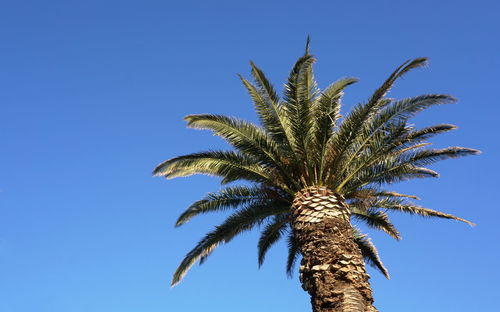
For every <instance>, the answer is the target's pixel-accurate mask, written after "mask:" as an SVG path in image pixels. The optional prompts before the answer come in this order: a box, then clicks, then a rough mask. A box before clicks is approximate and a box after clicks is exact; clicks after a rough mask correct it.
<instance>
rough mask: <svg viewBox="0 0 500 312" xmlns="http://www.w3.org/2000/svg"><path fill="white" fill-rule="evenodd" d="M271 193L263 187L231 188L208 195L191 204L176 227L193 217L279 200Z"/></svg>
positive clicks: (180, 217) (178, 220)
mask: <svg viewBox="0 0 500 312" xmlns="http://www.w3.org/2000/svg"><path fill="white" fill-rule="evenodd" d="M269 193H270V192H269V191H267V190H266V189H265V188H263V187H261V186H253V187H249V186H243V185H241V186H231V187H226V188H223V189H221V190H220V191H218V192H216V193H208V194H207V196H206V197H205V198H203V199H202V200H198V201H196V202H194V203H193V204H191V205H190V206H189V207H188V208H187V209H186V210H185V211H184V212H183V213H182V214H181V215H180V216H179V218H178V219H177V222H176V223H175V226H181V225H183V224H184V223H186V222H188V221H189V220H190V219H191V218H192V217H194V216H197V215H199V214H204V213H208V212H215V211H224V210H227V209H231V208H238V207H240V206H242V205H245V204H249V203H251V202H254V201H258V200H260V201H266V200H279V199H278V198H273V197H271V196H269V195H270V194H269Z"/></svg>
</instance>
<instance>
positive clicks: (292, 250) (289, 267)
mask: <svg viewBox="0 0 500 312" xmlns="http://www.w3.org/2000/svg"><path fill="white" fill-rule="evenodd" d="M286 243H287V245H288V257H287V259H286V274H287V275H288V277H292V276H293V268H294V267H295V263H296V262H297V259H298V258H299V257H300V250H299V243H298V242H297V238H296V237H295V235H294V234H293V232H292V231H289V233H288V237H287V240H286Z"/></svg>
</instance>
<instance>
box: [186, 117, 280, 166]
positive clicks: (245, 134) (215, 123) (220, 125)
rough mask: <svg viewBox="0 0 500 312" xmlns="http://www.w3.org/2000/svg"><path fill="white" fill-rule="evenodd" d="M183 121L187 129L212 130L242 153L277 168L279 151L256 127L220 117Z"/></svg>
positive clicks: (189, 118)
mask: <svg viewBox="0 0 500 312" xmlns="http://www.w3.org/2000/svg"><path fill="white" fill-rule="evenodd" d="M184 119H185V120H186V121H187V123H188V126H189V127H191V128H195V129H208V130H212V131H213V132H214V134H215V135H217V136H220V137H221V138H223V139H225V140H226V141H227V142H228V143H229V144H231V145H232V146H234V147H235V148H236V149H237V150H239V151H241V152H242V153H245V154H248V155H252V156H253V157H255V158H256V159H258V160H259V161H260V162H263V163H265V164H266V165H269V166H275V167H279V164H280V162H279V160H280V156H281V151H280V149H279V148H278V146H277V145H276V143H275V142H274V141H273V140H272V138H271V137H270V136H269V135H268V134H267V133H266V132H265V131H264V130H263V129H262V128H260V127H258V126H257V125H254V124H252V123H250V122H247V121H243V120H239V119H237V118H232V117H226V116H222V115H209V114H200V115H189V116H186V117H185V118H184Z"/></svg>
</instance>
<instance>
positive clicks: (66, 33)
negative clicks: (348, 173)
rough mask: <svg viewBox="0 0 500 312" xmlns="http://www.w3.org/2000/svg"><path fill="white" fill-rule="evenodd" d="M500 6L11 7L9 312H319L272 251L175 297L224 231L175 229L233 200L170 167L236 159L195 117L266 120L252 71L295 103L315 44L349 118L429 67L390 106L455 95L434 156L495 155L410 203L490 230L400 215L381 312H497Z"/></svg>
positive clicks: (458, 169) (3, 93)
mask: <svg viewBox="0 0 500 312" xmlns="http://www.w3.org/2000/svg"><path fill="white" fill-rule="evenodd" d="M499 11H500V5H499V4H498V1H493V0H492V1H427V0H426V1H336V0H331V1H261V0H254V1H246V2H241V1H102V0H101V1H95V0H91V1H24V0H17V1H7V0H4V1H1V2H0V108H1V113H0V146H1V148H0V151H1V153H0V159H1V161H0V311H2V312H32V311H36V312H88V311H91V312H94V311H96V312H101V311H103V312H104V311H106V312H113V311H117V312H138V311H140V312H150V311H151V312H159V311H200V310H204V311H238V312H246V311H252V312H253V311H288V312H299V311H300V312H302V311H309V310H310V306H309V299H308V296H307V295H306V294H305V293H304V292H303V291H302V290H301V288H300V286H299V283H298V280H297V278H296V277H295V278H293V279H287V278H286V276H285V274H284V267H285V253H284V251H285V250H284V245H283V244H282V245H279V246H277V247H276V248H275V249H273V250H272V251H271V252H270V253H269V255H268V257H267V261H266V263H265V265H264V267H263V268H262V269H260V270H258V269H257V259H256V254H257V251H256V239H257V236H256V234H257V233H253V234H248V235H244V236H242V237H240V238H238V239H235V240H234V241H233V242H232V243H231V244H229V245H226V246H222V247H221V248H219V249H218V250H217V251H216V252H215V253H214V254H213V256H212V257H211V258H210V259H209V261H208V262H207V263H206V264H204V265H203V266H202V267H198V266H195V267H194V268H193V269H192V270H191V271H190V272H189V274H188V275H187V277H186V278H185V280H184V281H183V282H182V283H181V284H180V285H179V286H177V287H175V288H173V289H170V287H169V281H170V277H171V274H172V273H173V271H174V269H175V267H176V266H177V264H178V262H179V261H180V260H181V259H182V257H183V255H184V254H185V253H186V252H187V251H188V250H189V249H190V248H191V247H192V246H193V244H194V243H195V242H196V241H197V240H198V239H199V238H200V237H201V235H202V234H203V233H204V232H206V231H207V230H209V229H211V228H212V227H213V225H215V224H216V222H218V221H220V220H221V219H222V217H223V216H222V215H214V216H207V217H202V218H199V219H198V220H193V221H192V222H190V223H189V224H187V225H186V226H184V227H182V228H180V229H174V227H173V224H174V221H175V219H176V217H177V215H178V214H179V213H180V212H181V211H182V210H183V209H184V208H186V206H187V205H188V204H190V203H191V202H193V201H195V200H197V199H199V198H201V197H202V196H204V195H205V194H206V192H208V191H213V190H216V189H217V188H218V181H217V180H216V179H214V178H209V177H194V178H189V179H179V180H173V181H166V180H164V179H160V178H152V177H151V170H152V169H153V167H154V166H155V165H157V164H158V163H159V162H161V161H162V160H165V159H167V158H170V157H173V156H176V155H180V154H184V153H189V152H195V151H200V150H204V149H208V148H217V147H225V145H224V144H223V142H222V141H220V140H218V139H217V138H215V137H213V136H211V134H209V133H205V132H201V131H195V130H189V129H186V127H185V124H184V122H183V120H182V117H183V116H184V115H187V114H191V113H209V112H211V113H224V114H228V115H237V116H240V117H243V118H246V119H249V120H255V117H254V114H253V108H252V106H251V103H250V100H249V99H248V97H247V96H246V94H245V91H244V89H243V87H242V86H241V85H240V82H239V80H238V78H237V76H236V74H238V73H240V74H243V75H245V76H247V77H248V76H249V65H248V61H249V60H253V61H255V62H256V63H257V64H258V65H259V66H260V67H261V68H263V69H264V71H265V72H266V73H267V74H268V76H269V77H270V78H271V79H272V81H273V82H274V83H275V85H276V86H278V87H279V88H281V86H282V83H283V82H284V80H285V78H286V76H287V74H288V72H289V70H290V67H291V66H292V64H293V62H294V61H295V59H296V58H297V57H298V56H300V55H301V53H302V52H303V47H304V42H305V38H306V35H307V34H310V35H311V37H312V52H313V53H314V54H315V55H316V56H317V58H318V63H317V65H316V73H317V79H318V80H319V84H320V86H321V87H324V86H326V85H327V84H329V83H330V82H332V81H333V80H335V79H337V78H339V77H342V76H356V77H359V78H360V79H361V80H360V82H359V83H358V84H357V85H355V86H353V87H351V88H349V90H348V91H349V92H348V94H347V95H346V98H345V102H346V108H348V107H349V106H351V105H353V104H355V103H357V102H360V101H363V100H364V99H366V98H367V97H368V95H369V94H370V92H372V91H373V90H374V89H375V88H376V87H377V86H378V84H379V83H381V82H382V81H383V79H384V78H385V77H386V76H387V75H388V74H389V73H390V72H391V70H393V69H394V68H395V67H396V66H397V65H399V64H400V63H402V62H403V61H404V60H406V59H408V58H412V57H418V56H428V57H430V60H431V63H430V64H431V65H430V67H429V68H426V69H423V70H417V71H415V72H413V73H412V74H410V75H408V76H407V77H405V79H403V80H401V81H400V82H399V84H398V86H397V87H396V88H395V89H394V90H393V91H392V93H391V96H393V97H404V96H412V95H417V94H421V93H430V92H440V93H449V94H452V95H454V96H456V97H457V98H459V100H460V101H459V103H458V104H456V105H450V106H443V107H437V108H433V109H431V110H429V111H427V112H425V113H424V114H422V115H421V116H420V117H419V118H417V119H415V120H414V122H415V123H416V124H417V125H418V126H427V125H430V124H433V123H441V122H447V123H453V124H457V125H459V126H460V128H459V130H458V131H455V132H454V133H450V134H446V135H442V137H440V138H439V139H437V140H435V141H434V143H435V146H436V147H444V146H447V145H463V146H467V147H472V148H478V149H481V150H482V151H483V154H482V155H481V156H478V157H469V158H463V159H458V160H450V161H447V162H443V163H441V164H438V165H436V166H434V167H433V169H436V170H438V171H439V172H440V173H441V175H442V176H441V178H439V179H435V180H420V181H416V182H412V183H407V184H401V185H396V186H394V187H393V189H394V190H397V191H405V192H413V193H414V194H416V195H418V196H420V197H421V198H422V200H421V204H422V205H425V206H427V207H429V208H433V209H439V210H442V211H445V212H450V213H454V214H457V215H459V216H461V217H464V218H467V219H470V220H472V221H474V222H476V223H477V224H478V225H477V227H475V228H470V227H468V226H467V225H464V224H461V223H457V222H450V221H443V220H426V219H422V218H418V217H410V216H397V215H396V216H394V221H395V223H396V224H397V225H398V226H399V228H400V230H401V232H402V235H403V240H402V241H401V242H395V241H393V240H392V239H391V238H389V237H386V236H385V235H382V234H378V233H375V234H373V236H372V237H373V240H374V242H375V243H376V245H377V246H378V248H379V250H380V252H381V256H382V259H383V260H384V262H385V263H386V265H387V266H388V268H389V271H390V273H391V276H392V279H391V280H385V279H384V278H383V277H382V276H381V275H380V274H378V273H377V272H374V271H370V273H371V275H372V280H371V281H372V285H373V288H374V294H375V298H376V305H377V307H378V308H379V309H380V310H381V311H383V312H391V311H394V312H396V311H405V312H411V311H491V310H492V309H493V308H492V307H493V306H495V307H497V306H498V304H497V301H496V299H497V296H498V291H499V289H498V280H500V274H499V272H498V265H499V259H500V252H499V247H498V246H499V245H498V242H497V235H498V234H497V233H498V231H497V230H496V227H497V220H498V218H499V217H500V215H499V212H498V207H497V206H498V204H497V203H496V195H497V194H498V175H499V170H498V160H499V159H500V158H499V156H500V155H499V148H498V147H499V146H498V138H497V137H498V134H499V132H498V116H499V113H500V109H499V107H500V105H499V102H498V93H497V92H498V88H499V82H500V81H499V73H500V63H499V55H500V53H499V52H500V51H499V50H500V43H499V41H498V38H499V37H498V35H499V31H500V22H499V19H498V12H499Z"/></svg>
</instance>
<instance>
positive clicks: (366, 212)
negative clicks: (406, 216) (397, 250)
mask: <svg viewBox="0 0 500 312" xmlns="http://www.w3.org/2000/svg"><path fill="white" fill-rule="evenodd" d="M361 205H362V204H361ZM349 207H350V209H351V212H352V216H353V217H354V218H355V219H358V220H361V221H364V223H365V224H366V225H368V226H369V227H371V228H373V229H376V230H381V231H384V232H385V233H387V234H389V235H390V236H391V237H392V238H394V239H396V240H400V239H401V235H400V234H399V232H398V230H397V229H396V227H395V226H394V224H392V222H391V220H390V219H389V216H388V215H387V214H386V213H385V212H383V211H380V210H376V209H373V208H368V209H363V208H359V207H358V206H357V205H356V204H351V205H349Z"/></svg>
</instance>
